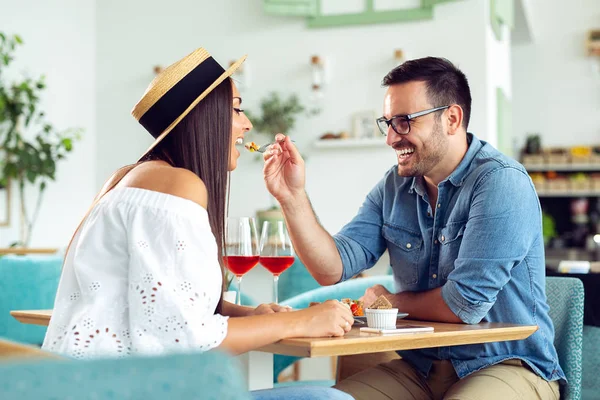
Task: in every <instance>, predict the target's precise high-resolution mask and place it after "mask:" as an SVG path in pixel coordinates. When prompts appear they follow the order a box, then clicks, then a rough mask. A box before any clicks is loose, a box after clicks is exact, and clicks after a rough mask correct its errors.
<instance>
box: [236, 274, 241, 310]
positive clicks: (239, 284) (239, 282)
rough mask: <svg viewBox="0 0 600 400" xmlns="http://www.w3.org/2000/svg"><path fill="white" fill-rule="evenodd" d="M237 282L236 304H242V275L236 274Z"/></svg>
mask: <svg viewBox="0 0 600 400" xmlns="http://www.w3.org/2000/svg"><path fill="white" fill-rule="evenodd" d="M237 284H238V292H237V302H236V304H237V305H238V306H241V305H242V276H241V275H238V276H237Z"/></svg>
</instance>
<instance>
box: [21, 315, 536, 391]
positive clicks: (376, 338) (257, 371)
mask: <svg viewBox="0 0 600 400" xmlns="http://www.w3.org/2000/svg"><path fill="white" fill-rule="evenodd" d="M10 314H11V315H12V316H13V317H14V318H16V319H17V320H18V321H20V322H22V323H24V324H34V325H46V326H47V325H48V323H49V322H50V317H51V316H52V310H28V311H11V313H10ZM398 324H408V325H422V326H433V328H434V332H432V333H411V334H402V335H374V334H369V333H362V332H360V330H359V328H358V327H355V328H352V330H351V331H350V332H348V333H347V334H346V335H345V336H343V337H340V338H294V339H284V340H281V341H279V342H277V343H274V344H271V345H268V346H265V347H262V348H260V349H258V350H257V351H251V352H249V353H246V354H244V355H242V356H240V359H241V361H242V365H243V367H244V370H245V373H246V379H247V382H248V388H249V389H250V390H254V389H265V388H271V387H273V354H283V355H290V356H299V357H331V356H342V355H351V354H364V353H377V352H383V351H391V350H411V349H423V348H429V347H441V346H458V345H463V344H475V343H488V342H502V341H508V340H522V339H526V338H528V337H529V336H530V335H532V334H533V333H534V332H535V331H536V330H537V329H538V327H537V326H535V325H513V324H498V323H481V324H475V325H466V324H447V323H442V322H423V321H411V320H400V321H398Z"/></svg>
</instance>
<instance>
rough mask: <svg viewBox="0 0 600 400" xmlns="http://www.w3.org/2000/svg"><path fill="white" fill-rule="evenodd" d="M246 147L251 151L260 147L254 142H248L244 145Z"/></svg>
mask: <svg viewBox="0 0 600 400" xmlns="http://www.w3.org/2000/svg"><path fill="white" fill-rule="evenodd" d="M244 147H245V148H246V150H248V151H250V152H254V151H258V149H259V148H260V147H259V146H258V145H257V144H256V143H254V142H250V143H246V144H245V145H244Z"/></svg>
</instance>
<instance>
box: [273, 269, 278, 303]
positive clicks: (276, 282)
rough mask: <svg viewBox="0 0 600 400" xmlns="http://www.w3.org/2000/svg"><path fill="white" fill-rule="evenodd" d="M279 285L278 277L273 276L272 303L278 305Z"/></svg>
mask: <svg viewBox="0 0 600 400" xmlns="http://www.w3.org/2000/svg"><path fill="white" fill-rule="evenodd" d="M278 283H279V275H273V302H274V303H275V304H279V291H278V290H277V286H278V285H277V284H278Z"/></svg>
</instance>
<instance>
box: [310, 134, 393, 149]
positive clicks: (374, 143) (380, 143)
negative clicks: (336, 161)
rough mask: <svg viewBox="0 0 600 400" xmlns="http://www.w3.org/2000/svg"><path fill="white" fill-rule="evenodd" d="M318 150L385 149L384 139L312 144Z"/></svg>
mask: <svg viewBox="0 0 600 400" xmlns="http://www.w3.org/2000/svg"><path fill="white" fill-rule="evenodd" d="M314 146H315V147H317V148H320V149H342V148H351V147H381V148H385V146H386V144H385V138H383V137H382V138H374V139H324V140H317V141H315V142H314Z"/></svg>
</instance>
